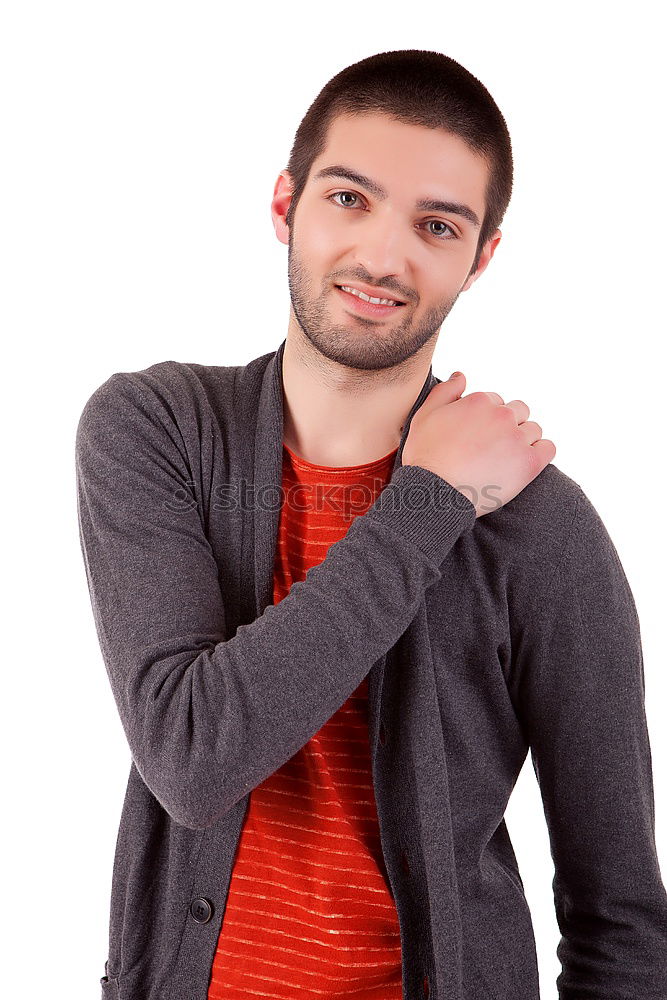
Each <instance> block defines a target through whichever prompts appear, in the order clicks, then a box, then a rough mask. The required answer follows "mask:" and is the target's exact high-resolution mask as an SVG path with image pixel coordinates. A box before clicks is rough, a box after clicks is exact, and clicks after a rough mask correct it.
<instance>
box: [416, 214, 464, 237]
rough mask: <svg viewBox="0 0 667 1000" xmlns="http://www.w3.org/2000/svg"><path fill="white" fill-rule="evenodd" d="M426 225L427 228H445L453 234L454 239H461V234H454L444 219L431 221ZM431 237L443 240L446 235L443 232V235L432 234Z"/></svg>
mask: <svg viewBox="0 0 667 1000" xmlns="http://www.w3.org/2000/svg"><path fill="white" fill-rule="evenodd" d="M424 225H425V226H444V227H445V229H448V230H449V232H450V233H451V236H452V237H453V238H454V239H458V238H459V234H458V233H456V232H454V230H453V229H452V227H451V226H450V225H449V223H447V222H443V221H442V219H430V220H429V221H428V222H425V223H424ZM431 235H432V236H437V237H439V238H442V237H443V236H444V235H445V234H444V233H442V232H441V233H431Z"/></svg>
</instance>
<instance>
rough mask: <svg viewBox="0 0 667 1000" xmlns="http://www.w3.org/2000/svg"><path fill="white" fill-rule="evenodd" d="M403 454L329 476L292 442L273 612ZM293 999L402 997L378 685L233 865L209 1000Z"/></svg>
mask: <svg viewBox="0 0 667 1000" xmlns="http://www.w3.org/2000/svg"><path fill="white" fill-rule="evenodd" d="M395 456H396V450H394V451H392V452H391V453H390V454H388V455H385V456H384V457H383V458H380V459H377V460H376V461H373V462H368V463H365V464H362V465H355V466H347V467H345V468H332V467H328V466H321V465H314V464H312V463H311V462H307V461H305V460H304V459H303V458H301V457H299V456H297V455H295V454H294V452H293V451H291V450H290V449H289V448H288V447H287V446H286V445H283V496H284V500H283V504H282V507H281V512H280V522H279V531H278V544H277V550H276V557H275V564H274V592H273V593H274V604H277V603H278V602H279V601H281V600H282V599H283V598H284V597H285V596H286V595H287V593H289V590H290V587H291V585H292V583H293V582H294V581H296V580H303V579H305V576H306V573H307V571H308V569H309V568H310V567H311V566H314V565H316V564H317V563H319V562H321V561H322V560H323V559H324V558H325V556H326V554H327V550H328V548H329V546H330V545H331V544H333V543H334V542H336V541H337V540H338V539H340V538H342V537H343V536H344V535H345V534H346V532H347V530H348V528H349V525H350V523H351V521H352V520H353V519H354V517H356V516H358V515H359V514H362V513H363V512H364V511H365V510H366V509H367V508H368V507H370V506H371V504H372V503H373V502H374V500H375V499H376V498H377V496H378V494H379V493H380V491H381V490H382V489H383V488H384V486H385V485H386V483H387V482H388V481H389V479H390V478H391V472H392V467H393V464H394V459H395ZM298 710H299V706H298V705H295V706H294V711H295V712H298ZM296 995H298V996H304V997H307V996H312V997H313V998H320V1000H333V998H343V997H354V998H355V1000H394V998H395V1000H400V998H401V997H402V987H401V940H400V931H399V922H398V916H397V912H396V907H395V904H394V900H393V897H392V894H391V891H390V888H389V882H388V878H387V873H386V868H385V865H384V857H383V853H382V847H381V843H380V833H379V827H378V818H377V812H376V805H375V797H374V792H373V780H372V775H371V760H370V746H369V739H368V676H366V677H365V678H364V680H363V681H362V682H361V684H360V685H359V686H358V688H357V689H356V690H355V691H354V692H353V693H352V694H351V695H350V697H349V698H348V699H347V701H346V702H345V703H344V704H343V705H341V707H340V708H339V710H338V711H337V712H336V713H335V714H334V715H333V716H332V717H331V718H330V719H329V720H328V721H327V722H326V723H325V725H324V726H322V728H321V729H320V730H319V731H318V732H317V733H315V735H314V736H313V737H312V739H310V740H309V741H308V742H307V743H306V744H305V746H303V747H302V748H301V749H300V750H299V751H298V752H297V753H296V754H295V755H294V756H293V757H292V758H291V759H290V760H288V761H287V762H286V763H285V764H284V765H283V766H282V767H281V768H279V769H278V770H277V771H276V772H275V773H274V774H272V775H271V776H270V777H269V778H267V779H266V780H265V781H264V782H263V783H262V784H260V785H258V786H257V787H256V788H255V789H254V790H253V791H252V793H251V795H250V802H249V806H248V810H247V812H246V816H245V820H244V825H243V828H242V831H241V837H240V840H239V844H238V848H237V853H236V857H235V860H234V867H233V869H232V876H231V882H230V887H229V893H228V897H227V904H226V907H225V912H224V917H223V922H222V927H221V930H220V935H219V937H218V941H217V946H216V950H215V955H214V958H213V964H212V969H211V976H210V981H209V987H208V997H207V1000H237V998H238V1000H241V998H246V997H248V996H251V997H266V998H273V1000H278V998H293V997H294V996H296Z"/></svg>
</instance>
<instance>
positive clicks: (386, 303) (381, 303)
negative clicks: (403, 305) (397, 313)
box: [340, 285, 398, 306]
mask: <svg viewBox="0 0 667 1000" xmlns="http://www.w3.org/2000/svg"><path fill="white" fill-rule="evenodd" d="M340 287H341V288H342V289H343V291H344V292H351V293H352V295H358V296H359V298H360V299H363V300H364V301H365V302H373V303H374V304H375V305H379V306H397V305H398V302H395V301H394V299H374V298H372V297H371V296H370V295H366V293H365V292H360V291H359V289H358V288H350V286H349V285H341V286H340Z"/></svg>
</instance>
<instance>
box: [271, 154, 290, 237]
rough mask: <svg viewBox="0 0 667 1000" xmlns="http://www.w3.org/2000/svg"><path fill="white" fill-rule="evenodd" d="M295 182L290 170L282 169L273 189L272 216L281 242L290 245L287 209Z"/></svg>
mask: <svg viewBox="0 0 667 1000" xmlns="http://www.w3.org/2000/svg"><path fill="white" fill-rule="evenodd" d="M293 190H294V183H293V181H292V175H291V174H290V172H289V170H281V171H280V173H279V174H278V179H277V181H276V184H275V187H274V189H273V200H272V202H271V218H272V220H273V228H274V229H275V231H276V236H277V237H278V239H279V240H280V242H281V243H285V244H286V245H289V226H288V225H287V223H286V222H285V218H286V216H287V210H288V209H289V207H290V202H291V201H292V192H293Z"/></svg>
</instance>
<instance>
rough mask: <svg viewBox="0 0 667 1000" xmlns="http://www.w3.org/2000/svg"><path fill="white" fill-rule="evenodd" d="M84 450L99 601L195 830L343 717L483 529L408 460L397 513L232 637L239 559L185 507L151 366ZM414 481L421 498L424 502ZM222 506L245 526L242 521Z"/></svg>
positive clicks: (141, 728)
mask: <svg viewBox="0 0 667 1000" xmlns="http://www.w3.org/2000/svg"><path fill="white" fill-rule="evenodd" d="M184 405H188V400H187V399H186V400H185V403H184ZM201 419H202V420H204V419H205V418H204V417H202V418H201ZM209 430H210V428H209ZM202 433H204V432H202ZM75 458H76V482H77V491H78V492H77V509H78V518H79V531H80V540H81V547H82V552H83V557H84V562H85V568H86V574H87V580H88V586H89V591H90V597H91V603H92V607H93V612H94V617H95V623H96V628H97V633H98V637H99V641H100V647H101V650H102V654H103V658H104V662H105V665H106V668H107V673H108V675H109V680H110V682H111V687H112V690H113V694H114V698H115V701H116V705H117V707H118V711H119V714H120V718H121V721H122V724H123V728H124V731H125V734H126V737H127V740H128V743H129V746H130V750H131V753H132V757H133V759H134V762H135V764H136V766H137V769H138V771H139V773H140V774H141V776H142V778H143V780H144V781H145V783H146V785H147V786H148V787H149V788H150V790H151V792H152V793H153V794H154V796H155V797H156V799H157V800H158V801H159V802H160V803H161V804H162V806H163V807H164V808H165V809H166V810H167V812H168V813H169V814H170V815H171V816H172V817H173V818H174V819H175V820H176V822H178V823H180V824H182V825H183V826H187V827H191V828H192V829H204V828H205V827H207V826H209V825H211V824H212V823H214V822H215V821H216V820H218V819H219V818H220V817H221V816H223V815H224V814H225V813H226V812H228V811H229V810H230V809H231V808H232V807H233V806H234V805H235V804H236V802H238V801H239V800H240V799H241V798H243V796H244V795H246V794H247V793H248V792H249V791H251V790H252V789H253V788H255V787H256V786H257V785H259V784H260V783H261V782H262V781H264V780H265V779H266V778H267V777H268V776H269V775H270V774H272V773H273V772H274V771H276V770H277V769H278V768H279V767H280V766H282V764H284V763H285V761H287V760H289V759H290V758H291V757H292V756H293V755H294V754H295V753H296V752H297V751H298V750H299V749H300V748H301V747H302V746H304V745H305V744H306V743H307V742H308V740H309V739H310V738H311V737H312V736H313V735H314V733H316V732H317V731H318V730H319V729H320V728H321V727H322V726H323V725H324V723H325V722H326V721H327V720H328V719H329V718H331V716H332V715H333V714H334V713H335V712H336V711H337V709H338V708H339V707H340V706H341V705H342V704H343V702H344V701H345V700H346V698H347V697H349V695H350V694H351V693H352V692H353V691H354V690H355V689H356V688H357V687H358V685H359V684H360V683H361V681H362V680H363V678H364V677H365V676H366V674H367V673H368V671H369V670H370V669H371V667H372V666H373V663H374V662H375V661H376V660H378V659H379V658H380V657H381V656H383V655H384V654H385V653H386V652H387V651H388V650H389V649H390V648H391V646H392V645H393V644H394V643H395V642H396V641H397V640H398V638H399V637H400V635H401V634H402V633H403V632H404V631H405V629H406V628H407V627H408V625H409V623H410V621H411V620H412V618H413V617H414V615H415V613H416V611H417V608H418V606H419V602H420V601H421V599H422V596H423V593H424V590H425V589H426V588H427V587H429V586H430V585H431V584H433V583H434V582H435V581H437V580H438V579H439V578H440V576H441V571H440V568H439V567H440V564H441V563H442V561H443V560H444V559H445V557H446V555H447V553H448V552H449V550H450V549H451V547H452V546H453V545H454V543H455V542H456V540H457V538H458V537H459V536H460V535H461V533H462V532H463V531H465V530H467V529H469V528H471V527H472V526H473V525H474V523H475V508H474V506H473V504H472V503H471V502H470V501H469V500H468V498H467V497H465V495H464V494H461V493H459V492H458V490H456V489H455V488H454V487H453V486H450V484H449V483H448V482H446V481H445V480H444V479H441V478H440V477H439V476H437V475H436V474H435V473H433V472H431V471H430V470H428V469H424V468H421V467H419V466H410V467H402V468H399V469H397V470H396V472H395V473H394V476H393V479H392V484H393V485H395V486H396V487H397V490H396V492H395V493H394V494H393V495H394V497H395V499H396V500H397V503H396V504H395V505H394V507H393V509H392V508H390V507H389V506H381V504H380V501H382V499H383V495H382V494H380V497H379V498H378V500H376V502H375V503H374V504H373V506H372V507H371V508H369V510H368V511H367V512H366V513H365V514H364V515H362V516H359V517H357V518H355V519H354V520H353V521H352V523H351V524H350V527H349V529H348V531H347V534H346V535H345V537H344V538H342V539H340V540H339V541H337V542H336V543H335V544H333V545H332V546H331V547H330V549H329V551H328V553H327V556H326V558H325V559H324V561H323V562H322V563H320V564H319V565H317V566H315V567H313V568H312V569H310V570H309V572H308V574H307V579H306V580H303V581H297V582H296V583H294V584H293V586H292V587H291V589H290V592H289V594H288V595H287V596H286V597H285V598H284V599H283V600H282V601H280V602H279V603H278V604H277V605H276V606H273V605H269V606H268V607H267V608H266V610H265V611H264V613H263V614H262V615H260V617H259V618H257V619H256V620H255V621H253V622H251V623H250V624H246V625H241V626H240V627H239V628H238V629H237V630H236V634H235V635H234V636H233V637H231V638H228V634H227V633H228V623H227V620H226V616H225V594H224V592H223V591H224V573H225V571H226V570H228V571H229V572H230V573H233V574H235V573H236V572H237V569H238V568H237V567H220V566H218V564H217V562H216V560H215V558H214V556H213V552H212V550H211V546H210V544H209V541H208V539H207V537H206V534H205V531H204V528H203V524H202V520H201V515H200V511H199V509H198V506H197V505H196V504H195V503H190V504H187V503H184V498H187V497H189V496H191V490H190V489H189V487H188V483H189V482H191V481H192V480H193V478H194V474H193V471H192V469H191V468H190V467H189V466H190V464H191V462H190V460H189V456H188V454H187V449H186V447H185V444H184V440H183V436H182V434H181V433H180V431H179V427H178V425H177V422H176V418H175V416H174V412H173V407H172V405H171V404H170V401H169V399H168V394H166V393H162V392H161V391H155V390H154V389H152V388H151V387H150V385H147V384H146V382H145V381H142V380H141V379H140V378H139V377H136V373H131V372H129V373H122V372H121V373H116V374H114V375H112V376H111V378H110V379H108V380H107V381H106V382H105V383H104V384H103V385H101V386H100V387H99V388H98V389H96V390H95V392H94V393H93V394H92V396H91V397H90V398H89V399H88V401H87V402H86V405H85V406H84V409H83V412H82V414H81V416H80V418H79V423H78V427H77V434H76V454H75ZM205 472H206V474H207V475H208V474H209V472H210V470H205ZM257 485H262V484H257ZM413 487H416V488H417V490H418V491H419V490H421V491H422V492H421V493H420V497H421V501H420V502H417V503H414V502H413V503H411V502H410V497H409V493H410V490H411V489H412V488H413ZM429 492H430V494H431V498H430V499H431V505H429V504H428V503H426V502H425V499H424V497H425V495H427V494H428V493H429ZM191 499H194V498H191ZM384 499H385V500H386V497H385V498H384ZM417 499H418V500H419V497H418V498H417ZM215 516H218V517H220V518H225V517H227V518H229V525H230V527H229V530H230V531H232V530H240V518H239V517H238V516H236V517H233V518H232V517H230V515H229V514H226V513H219V514H216V515H215ZM221 580H222V586H221Z"/></svg>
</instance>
